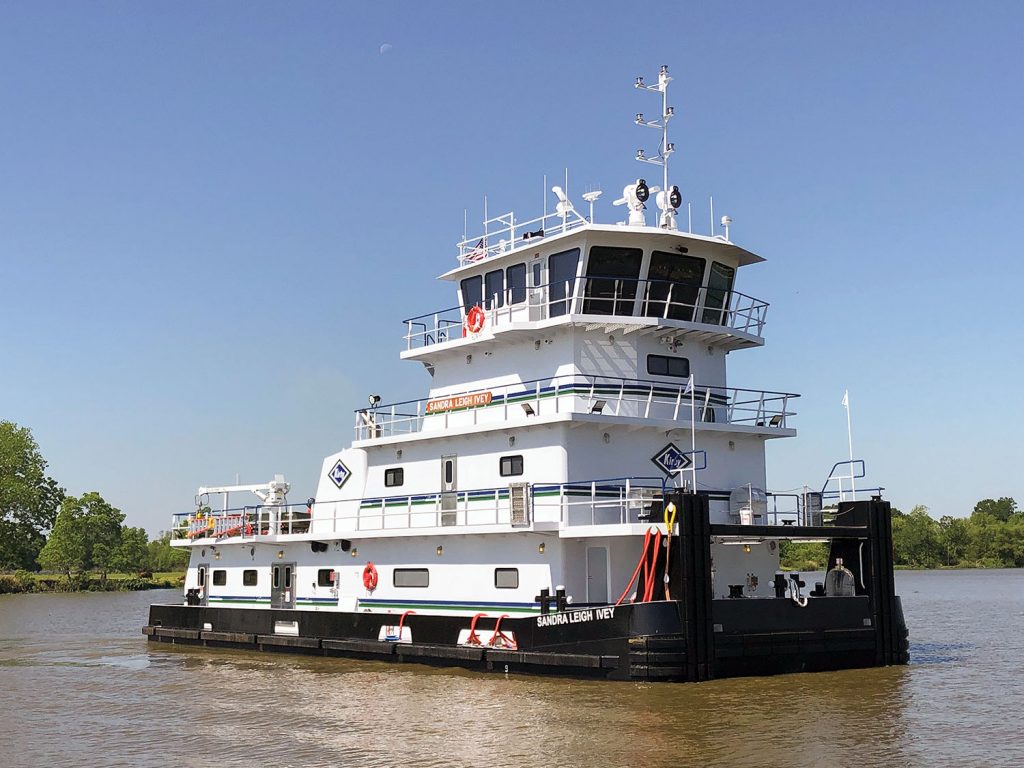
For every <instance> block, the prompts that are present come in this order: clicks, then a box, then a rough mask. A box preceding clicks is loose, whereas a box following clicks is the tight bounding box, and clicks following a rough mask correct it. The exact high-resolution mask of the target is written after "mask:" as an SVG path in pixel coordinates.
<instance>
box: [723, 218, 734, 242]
mask: <svg viewBox="0 0 1024 768" xmlns="http://www.w3.org/2000/svg"><path fill="white" fill-rule="evenodd" d="M730 224H732V217H731V216H723V217H722V227H723V228H724V229H725V239H726V242H729V225H730Z"/></svg>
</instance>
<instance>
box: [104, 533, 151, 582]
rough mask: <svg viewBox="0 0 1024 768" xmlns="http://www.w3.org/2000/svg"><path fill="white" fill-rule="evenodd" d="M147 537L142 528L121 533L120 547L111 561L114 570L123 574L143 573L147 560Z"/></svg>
mask: <svg viewBox="0 0 1024 768" xmlns="http://www.w3.org/2000/svg"><path fill="white" fill-rule="evenodd" d="M148 545H149V536H148V535H147V534H146V531H145V529H143V528H125V529H123V530H122V531H121V546H120V547H118V548H117V552H116V553H115V556H114V559H113V567H114V569H115V570H118V571H123V572H125V573H137V572H138V571H144V570H146V567H147V565H146V564H147V561H148V559H149V548H148Z"/></svg>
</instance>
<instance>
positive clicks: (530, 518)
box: [171, 477, 665, 540]
mask: <svg viewBox="0 0 1024 768" xmlns="http://www.w3.org/2000/svg"><path fill="white" fill-rule="evenodd" d="M523 488H524V489H525V490H524V492H523V496H522V501H523V502H525V504H524V505H523V506H521V508H520V509H519V511H518V512H517V513H516V514H515V515H514V513H513V503H512V489H511V487H508V486H506V487H504V488H487V489H476V490H466V491H452V492H444V493H441V492H438V493H432V494H416V495H407V496H386V497H378V498H364V499H352V500H349V501H347V502H336V501H331V502H313V503H312V504H308V503H307V504H288V505H274V506H270V505H266V506H252V507H241V508H237V509H226V510H219V511H211V510H209V509H203V510H200V511H199V512H195V513H179V514H176V515H174V516H173V519H172V522H171V532H172V537H173V538H174V539H176V540H185V539H190V540H199V539H202V540H207V539H213V540H221V539H236V538H237V539H249V538H257V537H260V536H269V535H273V536H277V535H288V534H294V533H312V534H315V535H323V536H327V535H329V534H336V533H345V532H346V531H383V530H406V529H418V528H448V527H466V526H473V527H480V526H483V527H488V526H509V525H512V524H513V523H515V524H516V525H529V524H531V523H532V522H541V523H556V524H560V525H564V526H576V525H602V524H609V523H629V522H644V521H647V520H649V519H651V518H650V516H651V512H652V509H653V510H655V511H656V510H657V507H655V506H653V505H654V504H655V502H656V501H657V500H659V499H660V498H661V497H662V495H663V494H664V491H665V481H664V480H663V479H661V478H657V477H625V478H611V479H602V480H592V481H586V482H578V483H533V484H528V485H524V486H523ZM655 522H657V520H655Z"/></svg>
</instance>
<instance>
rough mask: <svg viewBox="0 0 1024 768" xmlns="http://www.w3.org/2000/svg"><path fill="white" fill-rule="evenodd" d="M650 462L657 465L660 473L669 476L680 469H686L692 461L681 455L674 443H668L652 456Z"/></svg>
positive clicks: (683, 454)
mask: <svg viewBox="0 0 1024 768" xmlns="http://www.w3.org/2000/svg"><path fill="white" fill-rule="evenodd" d="M651 461H653V462H654V463H655V464H657V465H658V467H659V468H660V469H661V471H662V472H664V473H665V474H666V475H671V474H673V473H675V472H678V471H679V470H681V469H687V468H688V467H690V466H691V465H692V464H693V461H692V460H691V459H690V457H689V456H687V455H686V454H685V453H683V452H682V451H681V450H679V448H678V447H677V446H676V445H675V444H674V443H669V444H668V445H666V446H665V447H664V448H662V449H661V450H660V451H658V452H657V453H656V454H655V455H654V456H652V457H651Z"/></svg>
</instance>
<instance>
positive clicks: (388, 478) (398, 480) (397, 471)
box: [384, 467, 405, 488]
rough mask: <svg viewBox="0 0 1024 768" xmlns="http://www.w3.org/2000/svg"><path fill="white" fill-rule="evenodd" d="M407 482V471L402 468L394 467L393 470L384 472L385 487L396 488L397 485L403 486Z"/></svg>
mask: <svg viewBox="0 0 1024 768" xmlns="http://www.w3.org/2000/svg"><path fill="white" fill-rule="evenodd" d="M404 482H405V470H404V469H402V468H401V467H394V468H393V469H385V470H384V485H385V486H386V487H388V488H394V487H395V486H397V485H402V483H404Z"/></svg>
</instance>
